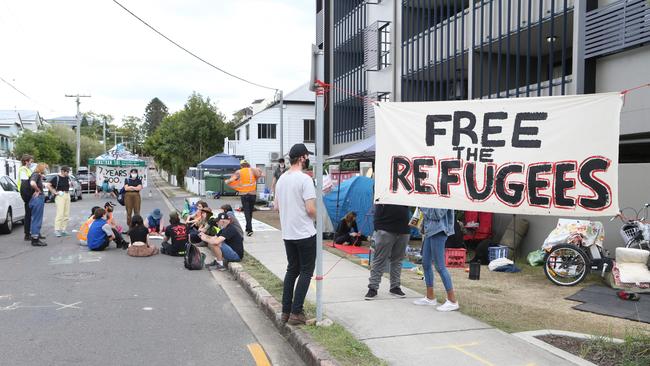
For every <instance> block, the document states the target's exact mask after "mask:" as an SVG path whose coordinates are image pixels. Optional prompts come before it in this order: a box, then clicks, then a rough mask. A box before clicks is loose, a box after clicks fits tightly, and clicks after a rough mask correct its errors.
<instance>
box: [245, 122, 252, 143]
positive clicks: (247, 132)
mask: <svg viewBox="0 0 650 366" xmlns="http://www.w3.org/2000/svg"><path fill="white" fill-rule="evenodd" d="M250 138H251V125H246V140H250Z"/></svg>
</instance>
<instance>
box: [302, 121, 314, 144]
mask: <svg viewBox="0 0 650 366" xmlns="http://www.w3.org/2000/svg"><path fill="white" fill-rule="evenodd" d="M303 126H304V127H303V141H304V142H315V141H316V121H315V120H313V119H305V120H303Z"/></svg>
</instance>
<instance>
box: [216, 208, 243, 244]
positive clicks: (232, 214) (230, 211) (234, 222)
mask: <svg viewBox="0 0 650 366" xmlns="http://www.w3.org/2000/svg"><path fill="white" fill-rule="evenodd" d="M221 211H222V212H225V213H226V215H228V217H230V224H231V225H234V226H235V228H236V229H237V231H239V234H240V235H241V236H242V237H244V229H242V227H241V224H239V220H237V216H235V211H234V210H233V209H232V206H231V205H229V204H225V205H223V206H221Z"/></svg>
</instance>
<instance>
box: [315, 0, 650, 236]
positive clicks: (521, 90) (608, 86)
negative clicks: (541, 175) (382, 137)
mask: <svg viewBox="0 0 650 366" xmlns="http://www.w3.org/2000/svg"><path fill="white" fill-rule="evenodd" d="M316 5H317V6H316V8H317V9H316V10H317V15H316V17H317V18H316V19H317V22H316V24H317V29H316V43H317V44H318V46H319V47H321V48H322V49H324V53H325V81H326V82H328V83H331V84H332V85H333V89H332V91H331V92H330V101H331V103H329V104H328V107H327V110H326V113H325V129H326V131H325V136H326V144H327V148H326V153H329V154H336V153H337V152H340V151H341V150H343V149H345V148H347V147H349V146H351V145H353V144H355V143H358V142H359V141H360V140H362V139H364V138H367V137H371V136H373V135H374V116H373V113H372V108H370V104H371V102H370V101H372V100H388V101H405V102H406V101H409V102H411V101H444V100H469V99H486V98H517V97H536V96H549V95H570V94H583V93H599V92H614V91H622V90H625V89H629V88H632V87H635V86H637V85H639V84H643V83H648V82H650V72H648V66H647V65H650V4H649V3H648V1H646V0H600V1H597V0H517V1H515V0H319V1H317V2H316ZM358 96H363V98H359V97H358ZM620 141H621V143H620V163H621V166H620V169H619V170H620V192H619V199H620V205H621V207H627V206H631V207H635V208H638V207H639V206H640V205H641V204H642V203H643V202H646V201H648V200H649V199H648V198H647V194H645V190H646V188H645V187H646V186H647V180H648V178H647V177H649V176H650V164H649V163H650V88H645V89H640V90H637V91H635V92H634V93H630V94H628V95H627V96H626V99H625V105H624V107H623V111H622V115H621V135H620ZM576 143H579V137H577V138H576ZM644 177H645V178H644ZM641 182H644V183H641ZM644 200H645V201H644ZM502 219H503V220H504V221H505V220H508V218H502ZM530 220H532V221H533V224H532V225H531V230H530V231H529V235H528V239H529V240H530V241H531V244H530V245H531V248H532V247H534V246H536V245H537V244H538V243H541V241H540V240H543V237H545V236H546V234H547V233H548V232H549V231H550V228H552V227H553V226H554V224H555V221H556V218H552V217H534V218H533V217H531V218H530ZM497 226H499V223H497ZM617 229H618V227H617V226H615V225H614V224H610V225H609V226H607V234H609V239H610V240H611V241H612V242H613V243H615V242H616V241H617V240H618V234H617V233H616V232H617ZM533 242H534V243H533Z"/></svg>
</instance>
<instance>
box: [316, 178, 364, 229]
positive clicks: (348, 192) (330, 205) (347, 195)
mask: <svg viewBox="0 0 650 366" xmlns="http://www.w3.org/2000/svg"><path fill="white" fill-rule="evenodd" d="M374 186H375V181H374V180H372V179H370V178H367V177H353V178H350V179H348V180H346V181H345V182H343V183H341V185H340V186H338V187H335V188H334V189H333V190H332V191H331V192H330V193H328V194H327V195H325V197H323V201H324V203H325V208H326V209H327V213H328V214H329V217H330V219H331V220H332V224H333V225H334V228H336V227H337V226H338V224H339V222H340V221H341V219H342V218H343V216H345V215H346V214H347V213H348V212H350V211H354V212H355V213H356V214H357V224H358V225H359V231H360V232H361V233H362V234H363V235H366V236H370V235H371V234H372V232H373V231H374V230H375V228H374V223H373V219H374V217H373V215H374V211H373V194H374ZM337 204H338V208H337Z"/></svg>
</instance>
